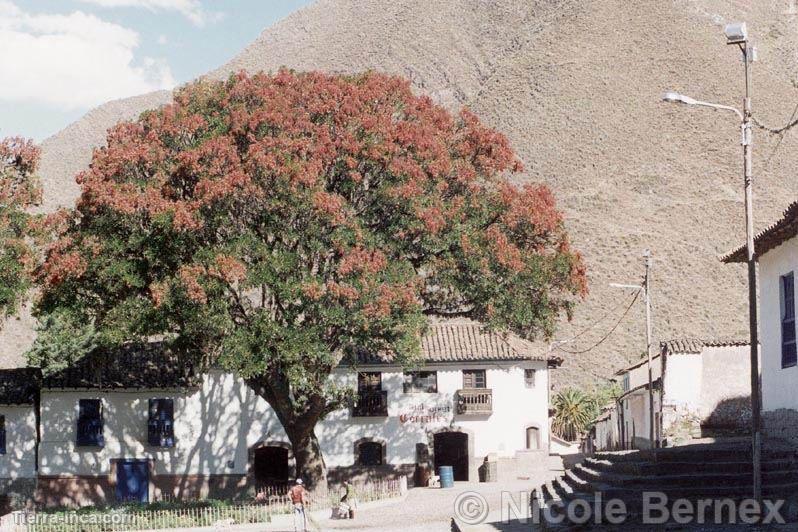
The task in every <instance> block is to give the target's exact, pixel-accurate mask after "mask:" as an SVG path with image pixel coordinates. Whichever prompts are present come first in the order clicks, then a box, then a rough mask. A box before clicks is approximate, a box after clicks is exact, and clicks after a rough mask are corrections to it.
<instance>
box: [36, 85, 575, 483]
mask: <svg viewBox="0 0 798 532" xmlns="http://www.w3.org/2000/svg"><path fill="white" fill-rule="evenodd" d="M519 169H520V164H519V163H518V161H517V160H516V158H515V155H514V154H513V152H512V150H511V149H510V147H509V144H508V142H507V139H506V138H505V137H504V136H502V135H500V134H499V133H497V132H495V131H493V130H491V129H490V128H487V127H485V126H483V125H482V124H481V123H480V122H479V120H477V118H476V117H475V116H473V115H472V114H470V113H468V112H465V111H464V112H463V113H461V114H460V115H458V116H456V117H453V116H451V115H450V114H449V113H448V112H447V111H446V110H444V109H443V108H441V107H438V106H436V105H434V104H433V103H432V102H431V100H429V99H428V98H424V97H418V96H416V95H414V94H413V92H412V90H411V89H410V86H409V83H408V82H407V81H405V80H402V79H399V78H395V77H390V76H385V75H381V74H375V73H367V74H364V75H358V76H328V75H325V74H320V73H308V74H296V73H293V72H290V71H286V70H283V71H280V72H279V73H277V74H275V75H265V74H258V75H255V76H252V77H250V76H248V75H246V74H243V73H242V74H239V75H237V76H233V77H231V78H230V79H229V80H227V81H225V82H216V81H202V82H198V83H195V84H191V85H188V86H186V87H184V88H182V89H181V90H179V91H178V92H177V94H176V96H175V102H174V103H173V104H171V105H168V106H166V107H164V108H163V109H161V110H158V111H152V112H148V113H145V114H144V115H142V117H141V118H140V119H139V120H138V121H136V122H132V123H123V124H120V125H119V126H117V127H115V128H113V129H112V130H111V131H110V132H109V135H108V143H107V145H106V146H105V147H104V148H102V149H100V150H97V151H95V153H94V157H93V160H92V164H91V167H90V169H89V170H88V171H87V172H85V173H84V174H82V175H81V176H79V181H80V182H81V183H82V194H81V197H80V200H79V202H78V206H77V211H76V212H75V213H73V215H72V216H71V218H70V219H69V220H68V221H67V224H66V227H65V229H64V230H63V231H62V232H61V234H60V238H59V239H58V240H57V241H56V242H54V243H53V244H52V245H51V246H50V247H49V248H48V250H47V256H46V260H45V261H44V263H43V264H42V266H41V268H40V270H39V277H38V278H39V281H40V283H41V286H42V288H43V290H42V298H41V302H40V304H39V307H38V312H39V315H40V316H46V315H48V314H56V313H57V320H56V321H55V322H52V323H50V322H47V321H46V320H45V331H47V329H48V328H50V329H52V331H51V332H50V333H49V336H48V335H45V337H44V338H43V340H42V342H41V343H40V344H39V345H38V346H37V348H36V355H35V356H36V357H37V359H38V360H41V361H44V362H46V363H51V362H52V361H54V360H56V359H57V357H58V350H59V349H60V348H58V347H52V348H48V347H47V346H48V345H50V346H52V345H53V342H58V341H60V337H63V336H64V335H65V334H68V331H69V329H70V327H75V325H74V324H91V326H92V327H93V330H91V331H90V330H88V329H85V330H82V333H81V334H80V336H79V338H80V339H84V340H85V341H84V342H82V343H81V341H78V342H76V343H72V344H71V346H70V347H69V349H70V353H69V354H70V356H73V355H74V353H73V352H72V351H71V350H72V348H73V347H75V348H80V347H81V346H85V347H86V348H88V347H90V346H91V345H93V344H94V343H96V344H98V345H114V344H119V343H122V342H126V341H131V340H141V339H145V340H146V339H148V338H154V337H157V338H158V339H162V340H163V341H164V342H165V343H167V344H169V347H170V348H171V349H172V350H174V351H177V352H178V353H182V356H183V359H184V360H186V361H187V363H190V364H192V366H193V367H199V368H204V367H208V365H209V364H211V363H219V364H222V365H223V366H224V367H226V368H228V369H230V370H234V371H236V372H237V373H238V374H239V375H241V376H242V377H244V378H245V379H246V380H247V382H248V383H249V384H250V385H251V386H252V387H253V389H254V390H255V391H256V392H257V393H258V394H260V395H261V396H263V397H264V398H265V399H266V400H267V401H269V403H270V404H271V405H272V407H273V408H274V409H275V411H276V413H277V415H278V417H280V420H281V421H282V422H283V425H284V427H285V429H286V431H287V432H288V434H289V438H290V439H291V441H292V444H294V445H295V446H297V445H299V447H297V448H295V449H294V451H295V456H296V457H297V460H298V463H299V462H302V461H303V460H304V459H305V458H304V456H305V451H306V450H307V449H309V448H310V447H312V446H310V445H308V441H309V439H311V438H312V431H313V426H314V425H315V422H316V421H317V420H318V419H320V418H321V417H323V416H324V415H325V414H327V413H329V412H330V411H332V410H334V409H337V408H339V407H340V406H341V405H342V404H343V403H344V402H345V401H346V398H347V390H343V389H340V388H335V387H334V386H333V385H332V384H331V382H330V379H329V376H330V372H331V371H332V369H333V368H335V367H336V366H338V365H339V364H341V363H343V362H345V361H346V360H347V359H346V358H345V357H346V356H347V355H351V354H353V353H357V352H362V351H366V352H371V353H376V352H379V353H383V354H385V355H386V356H390V357H392V358H393V359H394V360H395V361H396V362H398V363H403V364H412V363H414V362H415V361H417V358H418V354H419V339H420V336H421V334H422V333H423V330H424V327H425V324H426V321H427V316H428V315H435V314H443V315H452V314H453V315H464V316H468V317H471V318H474V319H476V320H480V321H483V322H485V323H487V324H488V326H490V327H492V328H494V329H502V330H513V331H515V332H517V333H519V334H521V335H522V336H525V337H528V338H533V337H536V336H541V335H542V336H546V335H549V334H551V332H552V331H553V328H554V324H555V323H556V321H557V319H558V317H559V316H560V315H562V314H563V313H566V314H567V313H570V311H571V309H572V307H573V305H574V304H575V301H576V300H577V299H578V297H579V296H581V295H584V293H585V291H586V277H585V272H584V267H583V264H582V261H581V258H580V256H579V254H578V253H576V252H574V251H573V250H571V248H570V245H569V241H568V237H567V234H566V232H565V229H564V224H563V220H562V215H561V214H560V212H559V211H558V210H557V209H556V206H555V202H554V198H553V195H552V194H551V192H550V191H549V190H548V189H547V188H546V187H545V186H533V185H527V186H524V187H518V186H515V185H513V184H512V183H511V182H510V181H509V180H508V179H507V176H508V174H509V173H512V172H514V171H518V170H519ZM59 321H60V322H61V323H63V324H66V325H59ZM70 324H71V325H70ZM48 349H51V350H52V352H48ZM348 360H353V359H352V358H349V359H348ZM297 442H300V444H301V445H300V444H298V443H297ZM300 469H301V468H300Z"/></svg>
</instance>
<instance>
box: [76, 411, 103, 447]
mask: <svg viewBox="0 0 798 532" xmlns="http://www.w3.org/2000/svg"><path fill="white" fill-rule="evenodd" d="M75 443H76V444H77V445H78V446H79V447H103V446H104V445H105V438H104V437H103V405H102V401H100V400H99V399H80V400H79V401H78V437H77V440H76V442H75Z"/></svg>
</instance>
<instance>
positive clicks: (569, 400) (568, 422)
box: [552, 388, 598, 441]
mask: <svg viewBox="0 0 798 532" xmlns="http://www.w3.org/2000/svg"><path fill="white" fill-rule="evenodd" d="M552 406H553V407H554V420H553V421H552V430H553V431H554V433H555V434H557V435H558V436H559V437H561V438H563V439H565V440H568V441H576V439H577V438H578V437H579V435H580V434H582V433H583V432H585V431H586V430H587V429H588V428H589V427H590V424H591V423H592V422H593V420H594V419H596V416H597V415H598V405H597V404H596V400H595V399H594V398H593V397H591V396H590V395H588V394H586V393H585V392H583V391H581V390H576V389H573V388H569V389H566V390H563V391H561V392H560V393H558V394H557V395H556V396H555V397H554V401H553V404H552Z"/></svg>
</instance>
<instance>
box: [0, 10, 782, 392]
mask: <svg viewBox="0 0 798 532" xmlns="http://www.w3.org/2000/svg"><path fill="white" fill-rule="evenodd" d="M781 4H784V5H781ZM787 8H788V2H787V1H786V0H784V1H783V2H779V1H771V2H749V1H743V0H740V1H725V2H724V1H720V0H665V1H663V0H658V1H655V0H639V1H637V2H625V1H621V0H593V1H584V0H583V1H576V0H494V1H487V0H459V1H457V0H439V1H436V2H428V1H422V0H403V1H395V0H370V1H357V0H321V1H319V2H317V3H315V4H313V5H311V6H309V7H307V8H305V9H302V10H300V11H298V12H297V13H295V14H293V15H291V16H290V17H288V18H286V19H285V20H283V21H281V22H280V23H278V24H276V25H275V26H273V27H271V28H269V29H267V30H265V31H264V32H263V34H262V35H261V36H260V37H259V38H258V39H257V40H256V41H255V42H254V43H253V44H252V45H250V46H249V47H247V48H246V49H245V50H243V51H242V52H241V53H240V54H239V55H238V56H237V57H235V58H234V59H233V60H232V61H230V62H229V63H228V64H226V65H224V66H222V67H220V68H219V69H217V70H215V71H213V72H211V73H210V74H209V76H213V77H225V76H227V75H229V74H230V73H231V72H235V71H237V70H240V69H247V70H251V71H255V70H275V69H277V68H279V67H280V66H288V67H292V68H296V69H301V70H307V69H322V70H327V71H337V72H352V71H360V70H364V69H368V68H373V69H378V70H382V71H387V72H392V73H398V74H401V75H404V76H407V77H409V78H410V79H411V80H412V81H413V83H414V85H415V87H416V88H417V89H418V90H419V91H425V92H427V93H429V94H431V95H432V96H433V97H434V98H436V99H437V100H438V101H440V102H442V103H444V104H445V105H447V106H449V107H451V108H457V107H459V106H461V105H468V106H469V107H471V108H472V109H473V110H474V111H475V112H476V113H477V114H478V115H479V116H481V117H482V118H483V120H485V121H486V122H488V123H490V124H491V125H493V126H494V127H496V128H498V129H500V130H501V131H503V132H505V133H506V134H507V135H508V136H509V138H510V139H511V141H512V143H513V145H514V147H515V149H516V150H517V151H518V153H519V154H520V156H521V157H522V159H523V160H524V162H525V165H526V168H527V172H526V175H525V176H524V179H528V180H533V181H543V182H546V183H548V184H549V185H550V186H551V187H552V188H553V189H554V190H555V192H556V194H557V197H558V198H559V202H560V205H561V207H562V208H563V209H564V210H565V212H566V213H567V217H568V226H569V229H570V231H571V234H572V237H573V240H574V242H575V245H576V247H577V248H578V249H580V250H581V251H583V253H584V254H585V257H586V260H587V264H588V267H589V275H590V281H591V294H590V296H589V297H588V299H587V300H586V301H585V302H584V303H583V304H582V305H581V306H580V307H579V309H578V310H577V313H576V316H575V318H574V321H573V322H572V323H570V324H563V327H562V328H561V330H560V332H559V333H558V335H557V339H558V340H563V339H568V338H571V337H572V336H574V335H575V334H577V333H580V332H582V331H583V330H584V329H586V328H588V327H591V328H590V329H589V330H587V332H584V333H583V334H581V335H580V336H579V337H578V338H577V339H576V340H574V341H573V342H570V343H566V344H563V345H562V346H561V351H560V352H559V354H560V355H562V356H563V357H564V358H565V359H566V363H565V364H564V367H563V369H562V370H560V371H559V372H558V377H557V379H558V383H559V384H560V385H563V384H568V383H582V382H586V381H591V380H593V379H595V378H599V377H606V376H608V375H611V374H612V373H613V371H614V370H615V369H617V368H618V367H620V366H622V365H623V364H625V363H626V362H627V361H628V360H630V359H633V358H637V357H638V356H639V355H640V354H641V353H642V352H643V350H644V349H645V346H644V340H643V314H642V313H643V307H642V305H641V304H640V303H639V302H638V303H636V304H635V305H634V306H633V307H632V308H631V309H630V311H629V313H628V315H627V316H626V317H625V318H624V320H622V321H621V324H620V326H619V327H618V329H617V330H616V331H615V332H614V333H613V334H612V335H611V336H609V338H608V339H607V340H606V341H604V342H603V343H601V344H600V345H599V346H598V347H597V348H595V349H589V348H591V347H592V346H593V345H594V344H596V343H597V342H599V341H600V340H601V339H602V337H603V336H604V335H605V334H606V333H607V332H608V331H609V330H610V329H611V328H612V326H613V325H614V324H615V323H616V322H617V321H618V319H619V318H620V317H621V315H622V313H623V311H624V309H625V308H626V304H627V303H628V302H629V301H631V297H632V296H631V295H630V294H628V293H626V294H625V293H623V292H621V291H619V290H617V289H612V288H610V287H609V286H608V285H609V283H610V282H622V283H630V282H637V281H639V279H640V276H641V274H642V259H641V258H640V254H641V253H642V251H643V249H644V248H650V249H651V250H652V253H653V255H654V258H655V262H654V270H653V289H652V293H653V308H654V320H655V321H654V326H655V335H656V338H657V339H664V338H670V337H674V336H696V337H717V336H723V337H730V336H742V337H745V336H746V319H747V318H746V305H745V295H746V291H745V275H744V271H743V268H741V267H739V266H724V265H722V264H720V262H719V261H718V260H717V255H718V254H719V253H721V252H723V251H725V250H727V249H729V248H731V247H732V246H735V245H737V244H739V243H741V242H742V239H743V228H744V226H743V217H742V215H743V207H742V178H741V177H740V174H741V150H740V147H739V127H738V125H737V123H736V119H735V118H734V117H733V116H732V115H730V114H729V115H728V116H727V114H723V113H717V112H712V111H709V110H706V109H692V108H685V107H676V106H673V105H667V104H663V103H661V102H660V101H659V100H660V95H661V93H662V91H663V90H665V89H666V88H674V89H678V90H681V91H683V92H685V93H687V94H690V95H692V96H695V97H698V98H702V99H707V100H712V101H718V102H722V103H730V104H735V103H739V101H740V100H741V96H742V89H743V87H742V64H741V62H740V60H739V52H738V51H737V50H736V49H733V48H732V47H728V46H726V45H725V43H724V39H723V36H722V24H723V23H724V21H731V20H737V19H743V20H747V21H748V24H749V27H750V29H751V32H752V34H753V38H754V40H755V41H756V43H757V45H758V46H759V52H760V53H759V56H760V62H758V63H756V64H755V65H754V76H755V78H754V79H755V83H754V89H753V90H754V98H755V99H754V106H755V114H757V116H759V117H760V118H761V119H762V120H763V121H765V122H767V123H771V124H774V125H775V124H779V125H781V123H783V122H786V120H787V118H789V115H790V113H791V112H792V110H793V109H792V108H793V106H794V105H795V103H794V102H796V101H798V98H796V96H797V95H798V93H797V91H796V89H795V86H794V81H795V80H796V74H797V73H798V70H797V69H796V59H795V50H796V44H797V43H798V39H796V22H797V21H796V20H794V18H792V17H791V15H786V14H784V11H786V10H787ZM167 99H168V93H163V92H162V93H153V94H150V95H144V96H140V97H137V98H131V99H127V100H121V101H117V102H111V103H109V104H106V105H104V106H101V107H100V108H98V109H96V110H94V111H92V112H90V113H89V114H87V115H86V116H85V117H84V118H82V119H81V120H79V121H78V122H76V123H75V124H73V125H71V126H69V127H68V128H66V129H65V130H63V131H61V132H60V133H58V134H56V135H55V136H53V137H51V138H50V139H48V140H47V141H45V143H44V146H43V150H44V159H43V164H42V174H43V175H44V177H45V187H46V197H45V199H46V207H47V208H53V207H54V206H56V205H69V204H70V203H71V202H72V201H73V200H74V198H75V197H76V194H77V187H76V186H75V185H74V183H73V182H72V179H73V176H74V173H75V172H76V171H77V170H79V169H80V168H82V167H83V166H85V164H87V162H88V161H89V159H90V153H91V147H92V146H94V145H97V144H99V143H101V142H102V139H103V136H104V131H105V129H106V128H107V127H108V126H110V125H111V124H113V123H114V122H115V121H116V120H118V119H123V118H130V117H133V116H135V115H136V114H137V113H138V112H140V111H142V110H144V109H146V108H149V107H154V106H157V105H161V104H162V103H164V102H165V101H167ZM756 135H757V137H756V141H755V142H756V144H755V160H754V165H755V166H754V168H755V176H756V183H755V187H756V188H755V191H756V192H755V193H756V198H755V199H756V215H757V225H758V226H763V225H765V224H766V223H767V222H768V221H770V220H772V219H774V218H775V217H776V216H778V214H779V211H780V209H782V208H783V207H784V206H786V205H787V203H789V202H790V200H791V199H793V198H794V197H795V193H796V186H795V184H794V180H793V179H792V175H794V172H795V170H796V167H798V158H796V157H794V156H792V155H791V154H794V153H795V148H796V146H798V144H797V141H796V139H795V135H794V134H793V133H788V134H787V135H786V136H785V138H784V139H783V142H781V144H778V147H777V142H778V140H779V139H778V138H776V137H772V136H766V135H765V134H764V133H763V132H759V131H757V132H756ZM597 322H598V323H597ZM0 340H2V338H0ZM1 345H2V342H0V346H1ZM547 348H548V346H547V344H545V343H543V342H541V349H542V350H546V349H547ZM0 349H2V347H0ZM14 351H15V352H17V353H18V351H19V349H18V348H15V349H14ZM567 351H571V352H575V353H569V352H567ZM581 351H585V352H584V353H579V352H581ZM5 354H6V356H10V355H11V354H12V353H8V352H7V353H5ZM9 360H10V359H9Z"/></svg>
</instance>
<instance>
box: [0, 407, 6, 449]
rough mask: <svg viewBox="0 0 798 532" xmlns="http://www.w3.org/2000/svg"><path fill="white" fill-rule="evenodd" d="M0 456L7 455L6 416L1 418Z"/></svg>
mask: <svg viewBox="0 0 798 532" xmlns="http://www.w3.org/2000/svg"><path fill="white" fill-rule="evenodd" d="M0 454H6V416H0Z"/></svg>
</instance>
